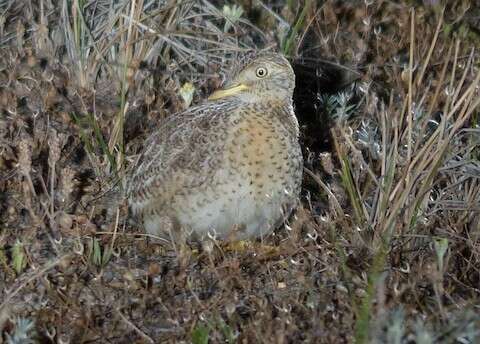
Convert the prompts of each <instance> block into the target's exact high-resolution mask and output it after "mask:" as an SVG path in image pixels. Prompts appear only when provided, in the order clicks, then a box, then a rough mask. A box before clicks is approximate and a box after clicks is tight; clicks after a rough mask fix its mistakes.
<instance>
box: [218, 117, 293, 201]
mask: <svg viewBox="0 0 480 344" xmlns="http://www.w3.org/2000/svg"><path fill="white" fill-rule="evenodd" d="M234 121H235V123H236V124H235V125H234V126H233V127H232V129H231V132H230V139H229V140H228V142H227V149H226V154H227V159H226V161H228V164H229V168H230V174H231V177H236V178H234V179H236V180H239V185H238V187H239V189H241V190H244V191H248V194H249V195H250V196H252V197H253V198H254V199H256V200H265V199H269V198H272V197H273V198H278V197H279V195H280V194H281V195H288V194H289V193H291V196H294V197H297V195H296V193H297V190H296V189H298V184H299V179H301V172H299V171H301V169H302V157H301V151H300V146H299V143H298V137H297V134H296V133H297V131H296V127H295V126H296V125H297V124H296V119H295V117H294V116H293V114H291V117H290V118H282V117H281V116H272V114H271V109H270V112H269V114H266V113H262V112H260V111H256V112H255V113H248V112H246V113H244V114H241V115H240V116H239V117H238V118H237V119H235V120H234ZM282 198H283V196H282Z"/></svg>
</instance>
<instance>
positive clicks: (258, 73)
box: [255, 67, 268, 78]
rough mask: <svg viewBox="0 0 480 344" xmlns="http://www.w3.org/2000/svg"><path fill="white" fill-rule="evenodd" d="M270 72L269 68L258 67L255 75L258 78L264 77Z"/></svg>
mask: <svg viewBox="0 0 480 344" xmlns="http://www.w3.org/2000/svg"><path fill="white" fill-rule="evenodd" d="M267 74H268V71H267V68H264V67H258V68H257V70H256V71H255V75H256V76H257V78H264V77H266V76H267Z"/></svg>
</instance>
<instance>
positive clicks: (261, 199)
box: [176, 172, 298, 240]
mask: <svg viewBox="0 0 480 344" xmlns="http://www.w3.org/2000/svg"><path fill="white" fill-rule="evenodd" d="M220 173H221V172H220ZM263 190H264V193H263V194H259V193H258V190H256V189H255V188H254V187H253V186H252V185H250V182H249V181H248V179H244V178H242V177H241V176H237V178H231V179H229V182H228V183H226V184H224V185H219V186H218V187H217V188H216V190H214V189H213V188H210V189H205V190H204V192H201V193H195V194H194V195H190V196H188V197H186V198H182V203H183V202H185V203H183V204H186V205H187V206H188V207H189V209H188V211H185V210H186V209H183V207H180V208H178V209H177V211H176V218H177V219H178V221H179V222H180V224H181V225H182V227H183V229H184V230H187V231H188V230H190V231H191V232H192V233H195V234H197V235H198V236H199V237H201V238H202V237H205V236H210V237H215V238H218V239H237V240H242V239H246V238H261V237H263V236H265V235H267V234H269V233H271V232H272V231H273V229H275V227H277V226H278V225H279V224H280V223H282V222H283V220H284V219H285V218H286V217H288V215H289V213H290V210H291V209H292V207H293V206H294V203H295V202H296V200H297V198H298V192H295V190H293V185H292V186H291V187H287V188H286V187H285V186H283V185H281V184H278V183H268V182H267V183H266V185H264V187H263Z"/></svg>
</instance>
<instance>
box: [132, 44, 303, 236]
mask: <svg viewBox="0 0 480 344" xmlns="http://www.w3.org/2000/svg"><path fill="white" fill-rule="evenodd" d="M294 84H295V76H294V73H293V70H292V68H291V66H290V64H289V63H288V61H287V60H286V59H285V58H284V57H283V56H281V55H279V54H274V53H261V54H258V55H247V56H246V58H245V59H244V60H243V61H242V62H241V64H240V66H239V67H238V68H237V69H235V70H234V71H233V73H232V75H231V77H230V78H229V80H228V81H227V83H226V84H225V85H224V87H223V88H222V89H221V90H218V91H216V92H214V93H213V94H212V96H210V98H209V100H208V101H207V102H206V103H204V104H202V105H199V106H196V107H192V108H190V109H188V110H186V111H184V112H182V113H179V114H175V115H172V116H170V117H169V119H167V121H166V122H165V123H163V125H162V126H161V127H160V128H159V129H158V131H156V132H155V133H154V134H153V135H152V136H150V137H149V138H148V139H147V140H146V142H145V146H144V147H145V151H144V152H143V153H142V156H141V159H140V161H139V164H138V166H137V167H136V168H135V169H134V173H133V175H132V178H131V184H130V187H129V196H128V197H129V204H130V207H131V209H132V211H133V213H134V214H137V215H139V216H140V217H141V218H142V219H143V222H144V226H145V228H146V230H147V232H149V233H151V234H155V235H160V236H163V237H165V236H167V237H168V236H169V234H171V235H170V237H172V238H175V237H176V236H177V235H178V234H180V232H179V231H182V233H188V234H189V233H194V234H196V235H197V236H198V237H200V238H202V237H205V236H206V235H207V233H210V235H213V236H216V237H217V238H219V239H245V238H254V237H261V236H263V235H266V234H268V233H270V232H271V231H272V230H273V229H274V228H275V227H276V226H278V225H279V224H281V223H282V221H283V220H284V218H285V217H286V216H288V214H289V212H290V210H291V209H292V208H293V207H294V206H295V205H296V202H297V199H298V196H299V192H300V184H301V177H302V166H303V161H302V155H301V150H300V145H299V143H298V122H297V119H296V117H295V115H294V112H293V106H292V94H293V88H294Z"/></svg>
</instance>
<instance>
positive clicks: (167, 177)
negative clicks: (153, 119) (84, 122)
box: [128, 102, 235, 211]
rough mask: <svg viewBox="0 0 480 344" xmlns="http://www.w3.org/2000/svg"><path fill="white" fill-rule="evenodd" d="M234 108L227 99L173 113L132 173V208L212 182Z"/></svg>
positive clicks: (139, 207)
mask: <svg viewBox="0 0 480 344" xmlns="http://www.w3.org/2000/svg"><path fill="white" fill-rule="evenodd" d="M234 109H235V107H234V106H232V105H231V104H230V103H227V102H218V103H214V104H212V103H206V104H204V105H200V106H197V107H194V108H191V109H189V110H187V111H185V112H183V113H179V114H176V115H172V116H171V117H170V118H169V119H168V120H167V121H166V122H165V123H164V124H163V125H162V126H161V127H160V128H159V130H157V131H156V132H155V133H154V134H152V135H151V136H150V137H149V138H148V139H147V140H146V142H145V150H144V152H143V153H142V155H141V158H140V160H139V162H138V164H137V165H136V167H134V172H133V174H132V178H131V182H130V186H129V191H128V194H129V199H130V203H131V204H132V209H133V210H134V211H135V210H136V209H143V208H144V207H147V206H149V204H150V203H152V202H154V203H155V206H156V207H158V206H161V204H162V203H166V202H169V201H171V198H172V197H173V196H174V195H176V194H177V193H179V192H183V191H186V190H188V189H191V188H194V187H197V186H199V185H202V184H204V183H206V182H208V181H209V179H210V178H212V176H213V175H214V174H215V172H216V168H215V166H218V164H219V162H220V161H221V159H222V152H223V148H224V145H225V141H226V131H225V128H226V127H227V126H226V121H228V120H229V118H228V117H229V116H228V114H229V113H231V111H234ZM135 205H136V206H135ZM135 208H136V209H135Z"/></svg>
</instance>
